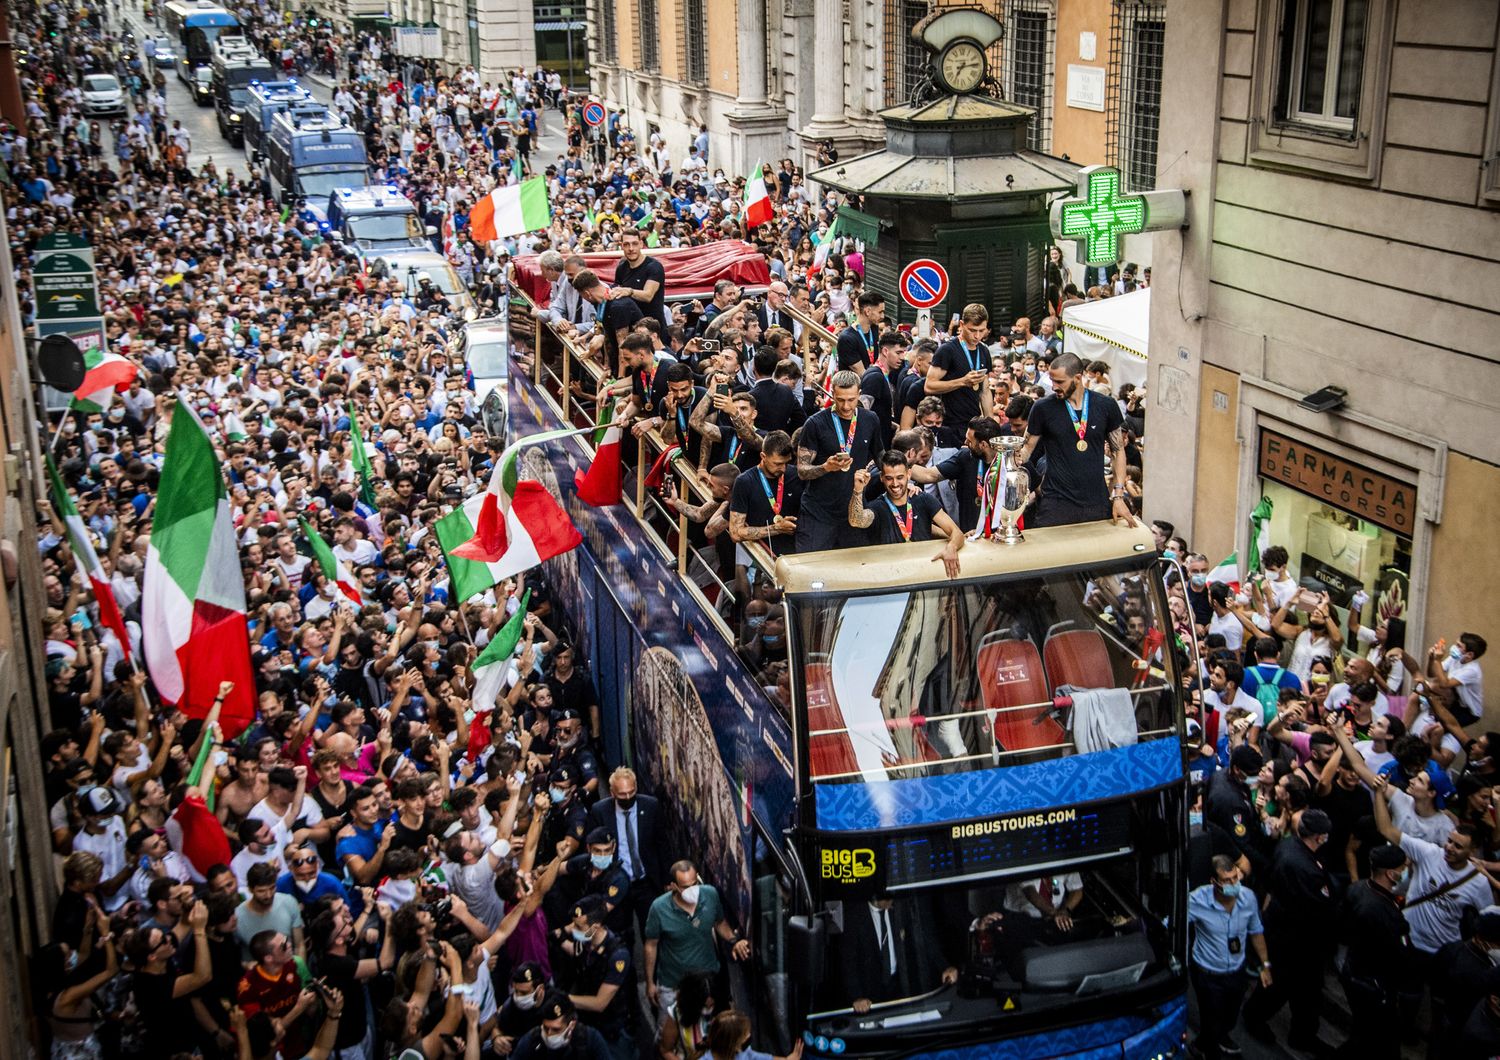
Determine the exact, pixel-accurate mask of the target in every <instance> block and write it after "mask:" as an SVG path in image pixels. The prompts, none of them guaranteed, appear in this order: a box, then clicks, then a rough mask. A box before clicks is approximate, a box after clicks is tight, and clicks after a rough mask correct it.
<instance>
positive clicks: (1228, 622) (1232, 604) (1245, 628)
mask: <svg viewBox="0 0 1500 1060" xmlns="http://www.w3.org/2000/svg"><path fill="white" fill-rule="evenodd" d="M1208 602H1209V604H1210V606H1211V607H1212V608H1213V616H1212V617H1211V618H1210V619H1209V620H1208V632H1209V633H1211V634H1212V633H1218V634H1220V635H1221V636H1222V637H1223V638H1224V647H1226V648H1228V649H1229V650H1230V651H1232V652H1234V653H1236V654H1238V653H1239V652H1240V651H1241V650H1242V649H1243V648H1244V646H1245V637H1246V636H1247V635H1248V636H1250V637H1251V638H1255V637H1258V636H1260V630H1258V629H1256V628H1255V624H1254V623H1253V622H1252V621H1251V620H1250V614H1249V612H1248V611H1246V610H1245V609H1244V608H1243V607H1241V606H1240V604H1239V603H1238V602H1237V601H1236V600H1235V599H1234V594H1233V593H1231V592H1230V590H1229V586H1227V585H1225V584H1224V583H1223V582H1214V583H1213V584H1212V585H1210V586H1209V587H1208Z"/></svg>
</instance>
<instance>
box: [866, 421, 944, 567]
mask: <svg viewBox="0 0 1500 1060" xmlns="http://www.w3.org/2000/svg"><path fill="white" fill-rule="evenodd" d="M910 469H911V465H910V464H909V463H908V462H907V459H906V454H905V453H903V452H901V451H900V450H899V449H887V450H886V451H885V452H884V453H882V454H881V456H880V484H881V486H883V487H884V488H885V491H884V492H883V493H882V494H881V495H880V496H878V497H876V498H874V500H872V501H871V503H870V505H869V507H866V506H865V501H864V493H865V486H867V485H868V484H869V482H870V473H869V472H868V471H866V470H865V469H864V468H860V470H858V471H856V472H855V473H854V493H853V495H852V496H851V497H850V498H849V525H850V526H853V527H856V528H859V529H863V530H865V531H867V532H868V534H869V543H870V544H872V545H894V544H900V543H902V542H905V541H931V540H932V539H933V537H934V536H935V532H936V534H942V535H944V536H946V537H947V539H948V543H947V545H945V546H944V547H943V551H941V552H939V553H938V554H937V555H936V556H933V557H932V561H933V562H934V563H936V562H937V561H938V560H942V561H943V569H944V570H945V571H947V572H948V577H950V578H957V577H958V552H959V549H961V548H963V547H964V532H963V531H962V530H960V529H959V528H958V524H957V523H955V522H954V521H953V520H952V519H950V518H948V513H947V512H945V511H943V509H942V506H941V505H940V504H938V499H937V498H936V497H934V496H933V495H932V494H930V493H922V492H920V491H918V490H913V489H912V488H911V479H910V478H909V477H908V476H909V473H910Z"/></svg>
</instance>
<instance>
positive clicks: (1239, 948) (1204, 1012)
mask: <svg viewBox="0 0 1500 1060" xmlns="http://www.w3.org/2000/svg"><path fill="white" fill-rule="evenodd" d="M1241 875H1242V874H1241V872H1240V867H1239V865H1238V864H1236V862H1235V859H1234V858H1232V857H1230V856H1228V855H1226V854H1215V855H1214V857H1213V881H1212V882H1211V883H1205V884H1204V885H1203V886H1202V887H1195V888H1194V889H1193V890H1192V891H1191V892H1190V893H1189V894H1188V906H1187V909H1188V924H1190V925H1191V926H1192V927H1193V929H1194V935H1193V957H1192V967H1191V969H1190V972H1189V975H1190V976H1191V977H1192V980H1193V990H1194V992H1195V993H1196V994H1197V995H1198V1039H1197V1041H1195V1042H1194V1043H1193V1050H1194V1055H1196V1056H1198V1057H1201V1058H1203V1060H1218V1057H1219V1056H1220V1054H1221V1053H1222V1051H1223V1050H1224V1048H1225V1047H1226V1046H1230V1047H1231V1048H1232V1045H1231V1043H1230V1039H1229V1032H1230V1031H1232V1030H1234V1025H1235V1022H1236V1021H1237V1020H1238V1019H1239V1017H1240V1004H1241V1002H1243V1001H1244V1000H1245V988H1246V987H1247V986H1249V981H1248V980H1247V979H1246V978H1245V951H1246V948H1247V945H1248V948H1249V949H1251V950H1254V951H1255V956H1256V958H1257V959H1258V960H1259V962H1260V983H1261V986H1263V987H1266V988H1269V987H1270V986H1271V982H1272V980H1271V962H1270V961H1268V960H1266V940H1265V935H1264V933H1263V931H1262V928H1261V922H1260V905H1259V903H1258V902H1257V901H1256V899H1255V894H1254V892H1253V891H1251V890H1250V889H1249V888H1247V887H1245V886H1244V885H1243V884H1242V883H1241V882H1240V877H1241Z"/></svg>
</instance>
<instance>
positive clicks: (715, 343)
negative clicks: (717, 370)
mask: <svg viewBox="0 0 1500 1060" xmlns="http://www.w3.org/2000/svg"><path fill="white" fill-rule="evenodd" d="M698 345H699V347H700V348H701V349H702V350H703V352H704V353H718V352H719V349H720V348H721V346H722V343H721V342H720V341H719V340H718V339H701V340H699V342H698Z"/></svg>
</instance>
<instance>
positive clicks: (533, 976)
mask: <svg viewBox="0 0 1500 1060" xmlns="http://www.w3.org/2000/svg"><path fill="white" fill-rule="evenodd" d="M510 981H511V982H512V983H520V984H521V985H523V986H536V985H537V984H538V983H544V982H546V981H547V977H546V976H545V975H543V974H542V966H541V965H540V964H538V963H537V962H536V961H526V962H525V963H523V964H518V965H516V967H515V969H514V970H513V971H512V972H511V973H510Z"/></svg>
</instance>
